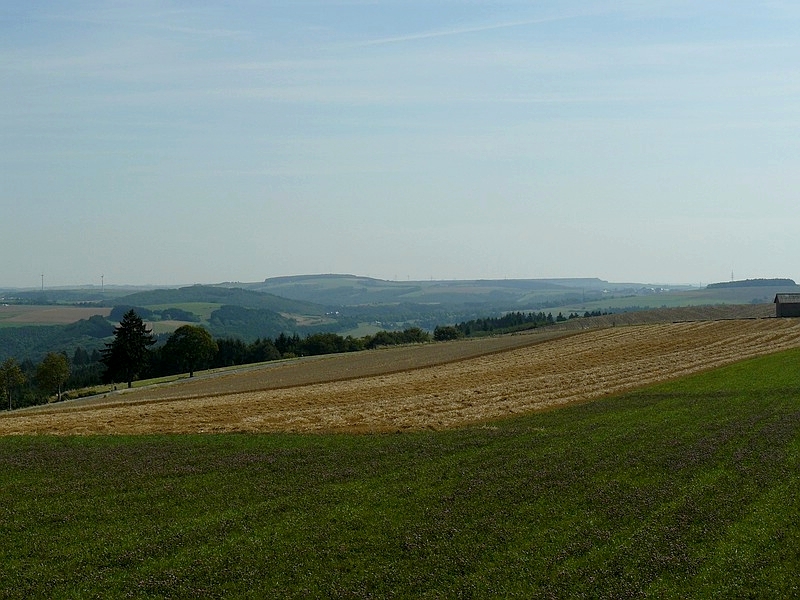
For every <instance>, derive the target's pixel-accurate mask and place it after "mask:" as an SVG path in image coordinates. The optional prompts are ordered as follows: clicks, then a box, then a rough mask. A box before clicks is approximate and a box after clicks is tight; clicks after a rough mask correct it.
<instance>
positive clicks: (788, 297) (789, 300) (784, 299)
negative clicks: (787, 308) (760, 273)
mask: <svg viewBox="0 0 800 600" xmlns="http://www.w3.org/2000/svg"><path fill="white" fill-rule="evenodd" d="M775 304H800V294H775Z"/></svg>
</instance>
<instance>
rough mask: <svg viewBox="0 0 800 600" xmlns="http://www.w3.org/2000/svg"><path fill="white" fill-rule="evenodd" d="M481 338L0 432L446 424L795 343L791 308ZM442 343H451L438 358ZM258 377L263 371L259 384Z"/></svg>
mask: <svg viewBox="0 0 800 600" xmlns="http://www.w3.org/2000/svg"><path fill="white" fill-rule="evenodd" d="M553 335H555V332H553ZM492 339H493V340H503V342H502V343H501V342H498V341H495V342H491V340H481V342H483V343H484V344H487V345H488V346H484V349H483V350H480V351H479V350H478V346H477V345H476V346H475V347H473V351H474V352H476V353H478V354H474V355H472V356H469V355H467V356H464V352H465V351H464V350H463V349H460V350H458V351H455V350H453V348H457V347H458V345H457V344H454V345H448V344H435V345H430V346H420V347H417V348H406V349H398V351H397V352H392V351H390V350H386V351H376V352H369V353H358V354H355V355H344V356H336V357H325V358H323V359H318V360H315V361H306V362H298V363H295V364H285V363H284V364H283V365H282V366H277V367H272V368H266V369H260V370H256V371H251V372H249V373H242V374H239V375H238V376H230V377H229V378H220V379H216V380H211V379H209V380H205V381H203V380H198V381H193V382H191V385H190V386H189V384H187V386H183V385H177V386H171V387H166V388H154V389H151V390H141V391H139V392H137V393H136V394H130V395H128V394H124V395H121V396H119V397H113V398H112V397H111V396H109V398H107V399H103V400H100V401H97V402H95V403H86V404H83V405H76V404H72V405H66V404H65V405H58V406H55V405H54V406H49V407H44V408H42V409H37V410H35V411H20V412H17V413H12V414H6V415H5V416H4V417H3V418H0V434H6V435H7V434H22V433H40V434H45V433H48V434H65V435H75V434H84V435H85V434H145V433H198V432H270V431H294V432H386V431H398V430H413V429H423V428H436V429H439V428H446V427H455V426H459V425H463V424H467V423H476V422H483V421H487V420H491V419H496V418H500V417H504V416H508V415H513V414H518V413H523V412H529V411H535V410H542V409H547V408H551V407H555V406H562V405H566V404H569V403H573V402H583V401H587V400H592V399H595V398H598V397H601V396H604V395H607V394H613V393H619V392H622V391H626V390H630V389H634V388H636V387H640V386H643V385H646V384H649V383H652V382H657V381H663V380H666V379H670V378H675V377H679V376H682V375H686V374H690V373H694V372H698V371H702V370H706V369H711V368H715V367H718V366H721V365H725V364H729V363H732V362H736V361H738V360H742V359H745V358H750V357H754V356H759V355H763V354H768V353H771V352H776V351H779V350H783V349H788V348H794V347H800V320H797V319H761V320H725V321H709V322H694V323H666V324H652V325H639V326H630V327H612V328H607V329H600V330H587V331H584V332H581V333H578V334H576V335H568V336H565V337H560V338H556V339H545V338H541V337H537V336H535V335H532V336H513V337H508V338H492ZM508 340H512V342H509V341H508ZM492 343H493V344H495V346H494V347H492V346H491V345H492ZM503 344H508V345H506V346H504V345H503ZM487 347H488V348H491V349H490V350H487ZM448 351H452V352H453V356H452V357H450V359H449V360H448V358H447V352H448ZM406 352H407V353H409V354H404V353H406ZM414 352H416V353H418V354H417V356H428V360H429V361H434V360H436V361H438V364H436V363H433V364H425V361H424V360H423V361H421V362H420V363H415V362H414V360H413V359H412V358H410V357H411V356H412V353H414ZM420 352H421V354H419V353H420ZM425 352H428V353H430V354H429V355H425ZM434 353H438V356H434ZM403 357H405V358H403ZM282 370H283V372H282ZM308 372H313V373H315V375H313V376H309V375H308ZM325 373H327V375H325ZM292 377H295V378H296V379H292ZM237 378H241V379H242V381H238V380H237ZM268 380H269V381H271V382H272V383H271V384H265V382H267V381H268ZM203 386H205V388H206V392H205V394H203V393H202V388H203ZM187 390H188V392H187ZM226 390H227V391H226Z"/></svg>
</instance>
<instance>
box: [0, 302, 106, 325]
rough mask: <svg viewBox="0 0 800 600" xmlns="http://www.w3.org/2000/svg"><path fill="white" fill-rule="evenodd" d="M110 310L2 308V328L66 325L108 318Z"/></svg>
mask: <svg viewBox="0 0 800 600" xmlns="http://www.w3.org/2000/svg"><path fill="white" fill-rule="evenodd" d="M110 313H111V309H110V308H104V307H102V306H96V307H82V306H47V305H45V306H35V305H8V306H0V327H21V326H23V325H66V324H68V323H74V322H76V321H79V320H81V319H88V318H89V317H92V316H94V315H102V316H104V317H107V316H108V315H109V314H110Z"/></svg>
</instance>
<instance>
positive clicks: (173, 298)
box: [106, 285, 326, 315]
mask: <svg viewBox="0 0 800 600" xmlns="http://www.w3.org/2000/svg"><path fill="white" fill-rule="evenodd" d="M189 302H207V303H213V304H220V305H230V306H241V307H244V308H253V309H266V310H271V311H274V312H277V313H291V314H297V315H324V314H325V312H326V308H325V307H324V306H320V305H318V304H314V303H312V302H305V301H302V300H295V299H291V298H281V297H279V296H276V295H274V294H268V293H264V292H261V291H255V290H246V289H243V288H235V287H224V286H212V285H192V286H188V287H182V288H177V289H157V290H149V291H145V292H137V293H135V294H130V295H128V296H122V297H120V298H115V299H113V300H112V301H109V302H107V303H106V305H107V306H114V305H118V304H124V305H130V306H142V307H147V306H159V305H179V304H184V303H189Z"/></svg>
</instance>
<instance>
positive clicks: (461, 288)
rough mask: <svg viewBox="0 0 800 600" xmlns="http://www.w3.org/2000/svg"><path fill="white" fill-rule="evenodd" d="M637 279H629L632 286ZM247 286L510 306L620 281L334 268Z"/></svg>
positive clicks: (311, 298) (331, 301) (336, 296)
mask: <svg viewBox="0 0 800 600" xmlns="http://www.w3.org/2000/svg"><path fill="white" fill-rule="evenodd" d="M626 285H628V284H626ZM638 285H641V284H630V286H631V288H634V287H636V286H638ZM244 287H246V288H247V289H249V290H255V291H259V292H265V293H269V294H274V295H277V296H282V297H284V298H292V299H294V300H298V301H304V302H312V303H316V304H322V305H326V306H356V305H375V304H402V303H411V304H432V303H433V304H446V305H472V304H485V305H488V306H491V307H496V308H500V307H502V308H505V309H508V310H511V309H514V308H520V307H521V306H522V305H529V304H541V303H546V302H553V301H555V300H559V301H563V300H566V299H568V298H575V297H582V296H585V295H586V294H589V295H592V296H597V297H599V296H600V295H601V294H602V293H603V291H604V290H607V289H610V288H613V289H618V288H619V285H615V284H611V283H609V282H607V281H603V280H602V279H597V278H585V279H477V280H431V281H387V280H383V279H373V278H370V277H359V276H356V275H337V274H332V275H299V276H292V277H273V278H269V279H266V280H264V281H263V282H261V283H251V284H246V285H245V286H244Z"/></svg>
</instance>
